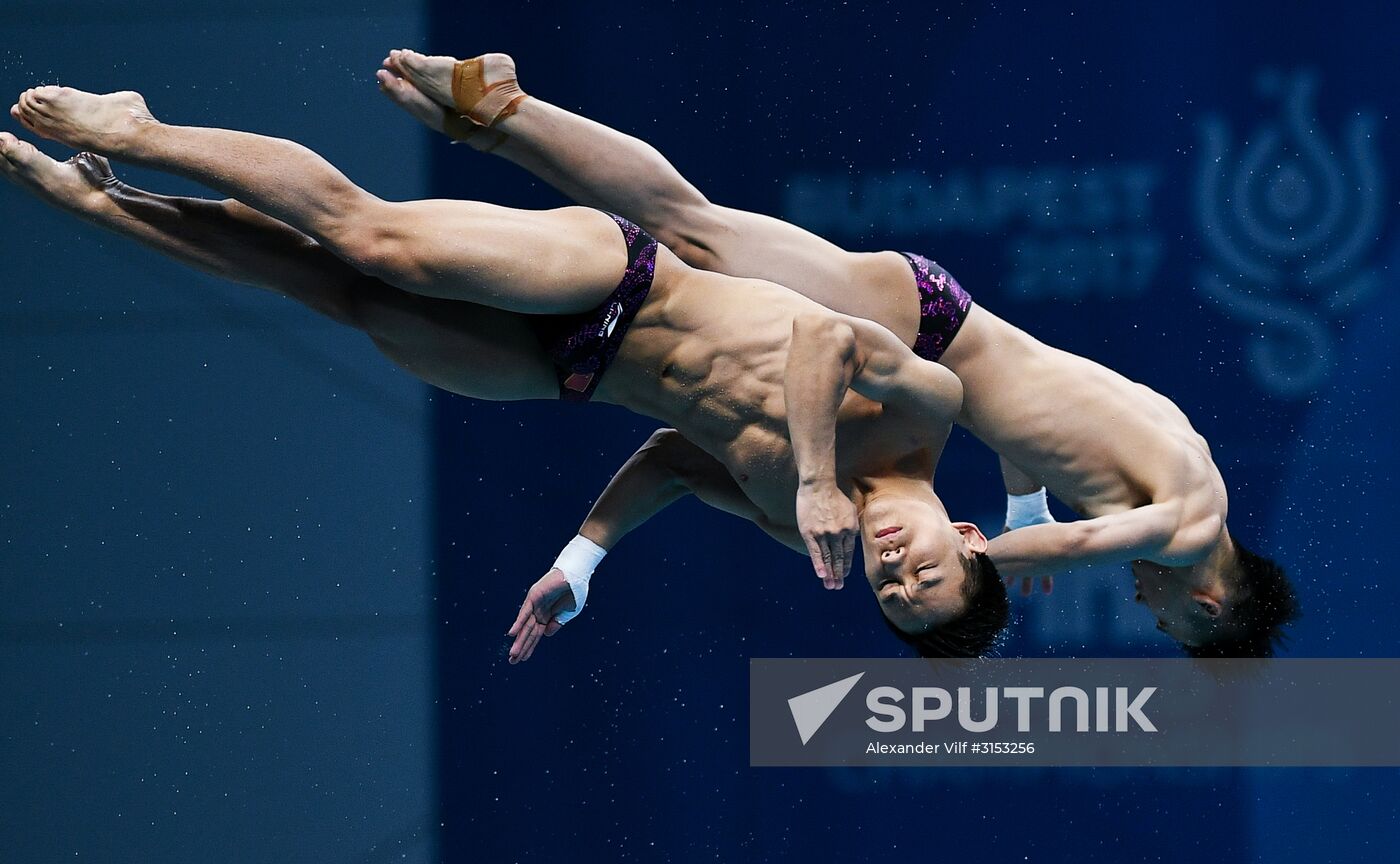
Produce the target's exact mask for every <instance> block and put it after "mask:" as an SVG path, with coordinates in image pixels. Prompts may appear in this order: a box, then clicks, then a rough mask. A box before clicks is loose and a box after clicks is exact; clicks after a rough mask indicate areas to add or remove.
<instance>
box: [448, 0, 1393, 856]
mask: <svg viewBox="0 0 1400 864" xmlns="http://www.w3.org/2000/svg"><path fill="white" fill-rule="evenodd" d="M429 33H430V34H431V35H430V46H431V47H432V48H434V49H435V50H440V51H442V52H445V53H453V54H457V55H468V54H475V53H479V52H482V51H488V50H501V51H507V52H510V53H512V54H513V55H514V56H515V57H516V59H517V61H518V62H519V64H520V70H521V80H522V82H523V85H524V87H525V88H526V90H527V91H530V92H532V93H535V94H536V95H538V96H540V97H542V98H545V99H548V100H550V101H552V102H555V103H557V104H560V105H563V106H565V107H569V108H572V109H575V110H578V111H580V112H581V113H584V114H585V115H587V116H590V117H593V118H595V119H598V120H600V121H602V122H604V123H608V124H609V125H613V126H615V127H618V128H620V129H623V130H625V131H629V132H632V133H634V134H637V135H640V136H641V137H643V138H645V139H647V140H649V141H651V142H652V143H654V144H656V145H657V146H658V147H659V148H660V149H661V151H662V152H663V153H665V154H667V155H668V156H669V157H670V158H671V159H672V160H673V161H674V162H675V163H676V164H677V165H678V166H679V167H680V168H681V170H682V171H683V172H685V173H686V174H687V175H688V176H689V177H690V178H691V179H692V180H693V181H695V182H696V184H697V185H698V186H699V187H700V188H701V190H702V191H704V192H705V193H706V194H707V195H709V197H710V198H711V199H712V200H715V201H717V202H720V203H723V204H728V205H733V206H738V207H745V208H750V209H754V210H760V211H764V212H769V213H774V214H778V215H782V216H785V217H786V218H789V219H791V220H793V221H796V222H799V223H802V224H805V225H808V226H810V227H812V228H814V229H815V230H818V231H820V232H821V233H823V234H825V235H826V236H828V237H830V238H831V239H833V240H835V241H836V242H838V243H841V244H843V245H846V246H848V247H850V248H854V249H880V248H890V247H893V248H901V249H905V248H907V249H911V250H915V251H922V252H925V253H926V254H929V255H931V256H933V257H935V258H937V259H938V260H939V261H940V263H942V264H944V265H945V266H947V267H948V268H949V269H950V270H951V271H952V272H953V273H955V274H957V275H958V278H959V279H960V281H961V282H962V283H963V285H964V286H966V287H968V288H969V290H971V291H972V293H973V296H974V297H975V298H976V299H977V300H978V301H979V302H982V303H983V304H985V305H986V306H988V307H989V308H992V309H994V310H996V311H997V312H998V313H999V314H1001V315H1003V316H1005V317H1007V318H1009V319H1010V320H1012V321H1014V322H1018V323H1020V324H1022V325H1023V326H1025V327H1027V328H1028V329H1030V330H1031V331H1032V332H1033V333H1035V334H1036V335H1038V336H1040V337H1041V338H1043V339H1045V340H1046V341H1048V342H1050V343H1052V344H1055V345H1058V346H1060V347H1063V348H1066V349H1069V350H1072V351H1076V352H1078V353H1081V354H1085V355H1087V356H1089V357H1092V358H1094V359H1097V360H1100V361H1102V362H1104V363H1107V364H1109V365H1112V366H1114V367H1115V368H1117V369H1119V370H1121V371H1122V372H1124V373H1125V374H1127V375H1129V376H1130V377H1133V378H1136V379H1138V380H1141V381H1143V382H1145V383H1147V384H1149V385H1150V386H1152V387H1154V388H1155V389H1157V390H1159V391H1161V392H1163V393H1165V394H1167V395H1168V396H1170V397H1171V398H1173V399H1174V400H1176V402H1177V403H1178V404H1179V405H1180V406H1181V407H1182V408H1183V409H1184V410H1185V411H1186V412H1187V413H1188V414H1189V415H1190V416H1191V417H1192V418H1193V421H1194V423H1195V424H1196V426H1197V428H1198V429H1199V430H1200V431H1201V432H1202V433H1204V434H1205V435H1206V436H1207V438H1209V440H1210V441H1211V444H1212V447H1213V449H1214V452H1215V455H1216V457H1217V460H1218V462H1219V463H1220V465H1221V467H1222V470H1223V471H1224V473H1225V476H1226V479H1227V481H1228V482H1229V484H1230V487H1231V519H1230V522H1231V526H1232V528H1233V529H1234V531H1235V532H1236V534H1237V536H1239V537H1240V538H1241V539H1243V540H1244V541H1245V542H1247V543H1249V544H1251V545H1253V546H1255V547H1257V548H1259V549H1260V550H1261V551H1266V552H1271V553H1276V554H1277V555H1278V557H1279V558H1280V559H1281V560H1282V561H1283V562H1284V563H1285V564H1286V565H1288V566H1289V567H1290V569H1292V571H1293V572H1294V573H1295V575H1296V578H1297V581H1298V583H1299V585H1300V589H1301V591H1302V593H1303V595H1304V599H1305V603H1306V606H1307V611H1308V616H1307V619H1306V621H1305V622H1304V623H1303V624H1302V625H1301V626H1299V627H1298V628H1297V633H1296V639H1295V643H1294V652H1293V653H1294V654H1295V655H1299V656H1333V655H1336V656H1357V655H1361V656H1393V655H1394V654H1395V652H1396V648H1397V643H1398V642H1400V636H1398V635H1397V628H1396V627H1395V626H1394V624H1393V621H1394V620H1395V614H1396V612H1397V611H1400V609H1398V607H1400V589H1397V588H1396V587H1395V583H1394V581H1393V580H1392V579H1390V578H1389V568H1388V567H1387V566H1386V562H1388V561H1390V560H1392V558H1393V555H1392V554H1391V553H1392V546H1393V542H1394V541H1393V540H1392V539H1391V536H1392V535H1393V532H1388V531H1387V530H1386V526H1387V523H1388V521H1389V520H1390V519H1391V518H1392V513H1393V508H1392V507H1391V506H1390V504H1389V503H1388V501H1387V500H1386V499H1387V498H1388V494H1387V490H1388V486H1389V478H1391V477H1394V476H1395V473H1394V471H1393V468H1394V464H1393V463H1394V459H1395V457H1394V455H1393V452H1394V448H1393V445H1392V443H1391V442H1392V441H1393V439H1394V434H1395V430H1396V422H1395V420H1396V409H1395V407H1394V405H1393V401H1392V400H1391V398H1390V395H1391V394H1392V393H1393V392H1394V382H1393V380H1392V378H1391V376H1392V375H1393V368H1392V367H1393V365H1394V362H1393V361H1394V359H1395V357H1396V349H1395V348H1394V344H1395V343H1394V341H1393V339H1391V338H1388V337H1390V336H1391V335H1392V334H1391V332H1390V329H1391V328H1389V327H1388V322H1389V321H1391V320H1393V316H1391V315H1389V314H1388V313H1389V312H1390V311H1391V307H1392V306H1393V305H1394V303H1395V300H1394V298H1393V290H1392V289H1393V281H1394V280H1393V273H1394V265H1395V264H1396V262H1397V255H1400V244H1397V235H1396V231H1395V227H1396V226H1395V224H1394V222H1395V218H1394V217H1395V206H1394V201H1395V197H1394V193H1393V191H1392V189H1393V186H1392V184H1389V183H1388V182H1387V176H1386V175H1387V173H1388V172H1393V171H1394V166H1395V165H1396V164H1397V156H1400V146H1397V144H1398V142H1400V133H1397V132H1396V131H1395V130H1394V129H1393V128H1392V126H1393V116H1394V114H1395V111H1396V108H1397V107H1398V106H1397V98H1400V97H1397V96H1396V92H1395V90H1394V88H1393V87H1391V86H1390V85H1389V83H1388V82H1389V81H1390V80H1391V76H1390V73H1389V71H1388V63H1389V61H1388V60H1387V59H1386V58H1388V57H1389V56H1390V54H1391V52H1392V49H1393V45H1394V44H1395V43H1396V38H1397V36H1400V21H1397V20H1396V18H1395V17H1394V16H1393V14H1391V13H1388V12H1387V11H1386V9H1385V7H1384V6H1383V5H1382V4H1365V3H1349V4H1344V5H1343V6H1335V5H1333V6H1325V7H1324V6H1321V5H1319V4H1305V3H1270V4H1248V3H1247V4H1204V3H1202V4H1191V3H1188V4H1114V5H1109V4H1085V5H1075V4H1032V6H1031V8H1030V9H1021V8H1008V7H1003V6H1002V5H1001V4H990V3H968V4H959V5H957V6H952V7H943V6H938V7H934V6H930V5H927V4H914V3H864V4H844V5H840V6H836V5H834V4H815V3H813V4H809V3H786V4H753V3H740V2H725V0H720V2H714V3H707V4H703V5H700V4H695V5H693V6H692V5H690V4H652V3H641V4H639V3H626V4H624V3H606V2H605V3H588V4H577V3H548V2H531V3H522V4H519V5H518V6H514V7H511V8H509V9H507V8H501V7H496V8H493V9H492V10H491V11H490V13H489V14H486V13H484V12H482V11H481V10H480V9H478V8H477V7H466V6H462V5H461V4H455V3H446V2H436V3H434V5H433V7H432V14H431V23H430V28H429ZM434 146H435V149H434V150H433V159H434V162H433V166H434V169H433V177H434V180H433V182H434V187H435V189H436V190H437V191H438V193H439V194H444V195H452V196H463V197H481V198H486V199H488V200H492V201H497V202H501V203H509V204H515V205H518V206H526V207H546V206H554V205H556V204H558V203H560V200H561V199H560V198H559V197H558V196H557V195H556V194H555V193H553V192H552V191H550V190H548V189H547V188H544V187H542V186H541V185H540V184H538V183H536V182H534V181H532V180H531V179H529V178H528V177H526V176H525V175H524V174H522V173H521V172H519V171H518V170H516V169H514V168H512V167H510V166H508V165H506V164H504V163H501V162H499V161H498V160H492V159H489V158H484V157H480V156H477V155H475V154H472V153H468V152H463V151H462V150H461V149H460V148H450V147H447V146H445V145H442V144H440V143H439V144H436V145H434ZM435 405H436V415H437V420H438V422H437V429H438V443H437V447H438V471H437V474H436V480H437V482H438V494H437V500H438V503H439V507H438V518H439V523H438V538H439V539H438V548H439V560H440V564H441V566H440V569H439V577H440V582H439V595H438V602H439V609H440V612H441V615H440V627H439V640H440V642H439V648H440V652H441V658H442V660H441V664H440V666H439V670H440V678H439V680H440V702H439V708H440V721H441V726H440V731H441V739H440V746H441V748H442V756H443V762H442V769H441V774H440V782H441V793H442V799H441V800H442V822H443V831H444V834H443V844H444V847H443V848H444V849H445V850H446V851H448V852H449V853H454V854H457V855H460V856H464V857H465V856H467V855H468V854H469V853H479V854H484V855H485V856H486V857H487V858H488V859H500V860H542V859H545V858H550V857H556V856H560V855H563V856H565V857H576V858H578V859H579V860H643V861H651V860H677V861H690V860H701V859H706V860H709V859H715V860H770V859H788V858H793V859H797V858H799V857H800V856H812V857H813V858H815V859H816V860H854V861H878V860H894V859H896V858H906V857H915V858H917V857H927V856H931V855H937V856H947V855H958V854H966V855H985V856H988V857H989V859H990V860H1007V859H1010V858H1012V857H1013V856H1014V857H1015V859H1016V860H1069V859H1070V858H1071V857H1073V858H1078V859H1084V860H1113V861H1117V860H1124V859H1130V860H1131V859H1151V860H1162V861H1184V860H1189V859H1194V858H1199V857H1201V856H1211V857H1213V858H1219V859H1222V860H1278V861H1313V860H1319V859H1330V860H1357V859H1361V858H1363V857H1367V858H1369V857H1386V856H1387V855H1393V854H1394V852H1395V851H1396V850H1397V848H1400V842H1397V839H1396V821H1395V820H1396V816H1395V811H1396V801H1397V792H1400V778H1397V776H1396V775H1395V773H1394V772H1381V771H1376V772H1319V771H1296V772H1282V771H1252V772H1251V771H1205V772H1203V771H1190V772H1188V771H1153V772H1145V771H1106V770H1105V771H1043V772H1030V771H996V772H979V771H964V772H957V773H954V772H932V771H930V772H898V771H891V772H839V771H830V772H822V771H773V770H763V771H755V770H751V769H749V768H748V767H747V742H746V736H745V732H744V728H745V712H746V709H747V706H746V699H745V697H744V693H745V692H746V691H745V681H746V661H747V658H749V657H754V656H789V655H794V656H822V655H864V654H873V655H877V656H878V655H886V654H889V653H891V652H892V651H894V650H895V648H896V646H895V645H894V644H893V643H892V642H891V641H890V639H889V637H888V636H887V634H885V633H884V632H883V627H882V626H881V625H880V624H879V622H878V620H877V619H876V618H875V617H874V610H873V608H872V606H871V604H870V601H869V599H868V598H867V597H866V596H865V594H864V592H862V591H860V590H857V591H855V592H854V593H852V592H851V591H846V592H841V593H835V594H832V593H827V592H823V591H820V590H816V589H815V585H814V583H813V581H812V580H811V577H810V576H809V575H808V574H807V572H806V569H805V564H804V562H803V561H802V559H800V558H798V557H796V556H794V555H792V554H791V553H787V552H785V551H783V550H781V549H778V548H776V547H774V546H773V545H772V544H770V543H768V542H767V541H766V540H764V539H763V538H762V537H761V535H760V534H759V533H758V532H757V531H756V530H754V529H751V528H749V527H748V526H744V525H741V524H738V523H736V522H734V521H733V520H731V519H729V518H727V517H724V516H721V515H718V514H714V513H709V512H706V511H705V510H704V509H703V508H702V507H700V506H699V505H697V504H695V503H694V502H685V503H682V504H680V505H678V506H676V507H675V508H673V510H672V511H671V512H668V513H667V514H665V515H663V516H662V517H661V518H659V519H657V520H656V521H655V522H654V523H653V524H652V525H650V526H648V527H647V528H646V529H644V530H642V531H640V532H638V533H637V534H636V535H635V536H633V537H631V538H629V539H628V541H627V542H626V543H625V544H623V546H622V547H621V548H619V549H618V550H617V551H616V552H615V553H614V554H613V555H612V556H610V557H609V559H608V561H607V562H606V563H605V565H604V567H603V569H602V571H601V573H600V576H599V577H598V578H597V579H596V580H595V583H594V584H595V589H594V593H593V600H592V602H591V603H590V605H589V610H588V613H587V614H586V615H585V616H584V617H583V618H581V619H580V620H579V621H578V622H576V623H575V624H572V625H570V626H569V628H567V629H566V630H565V631H564V632H563V633H562V634H561V635H559V636H557V637H555V638H554V639H553V640H551V641H549V642H547V643H546V644H545V645H544V646H543V647H542V648H541V649H540V651H539V653H538V654H537V656H536V658H535V659H534V660H532V661H531V662H530V663H529V664H526V665H525V666H523V667H516V668H508V667H506V666H505V665H504V664H503V662H502V660H501V657H502V653H503V651H504V644H503V641H502V639H501V637H500V635H499V634H500V633H501V632H502V631H504V629H505V627H506V626H507V625H508V624H509V622H510V620H511V618H512V616H513V613H514V610H515V609H516V607H517V605H518V603H519V600H520V598H521V596H522V595H523V592H524V589H525V588H526V587H527V586H528V585H529V583H530V582H531V581H533V580H534V579H535V578H536V577H537V576H538V575H539V574H540V573H542V572H543V571H544V570H545V569H546V568H547V567H548V565H549V562H550V561H551V560H552V558H553V555H554V553H555V552H556V551H557V549H558V547H559V546H560V545H561V544H562V543H563V542H564V541H566V540H567V539H568V538H569V537H570V536H572V534H573V532H574V530H575V528H576V526H577V524H578V522H579V520H580V519H581V518H582V516H583V514H584V513H585V511H586V509H587V507H588V505H589V503H591V501H592V499H593V496H594V495H595V494H596V492H597V491H598V490H599V489H600V488H601V486H602V484H603V483H604V482H605V481H606V479H607V477H608V475H609V474H610V473H611V471H612V470H613V469H614V468H615V467H616V466H617V465H619V464H620V463H621V461H622V460H623V459H624V458H625V457H626V456H627V455H628V454H629V453H630V452H631V450H632V449H633V448H634V447H635V446H636V445H637V444H638V443H640V442H641V440H643V438H644V437H645V435H646V434H647V433H648V432H649V431H650V430H651V429H652V428H653V426H654V424H652V423H650V422H648V421H646V420H642V419H638V418H636V417H633V416H631V415H628V414H626V413H624V412H621V411H612V410H609V409H603V408H596V407H595V408H590V409H587V410H584V411H580V410H577V409H574V408H570V407H565V406H559V405H524V406H499V405H486V404H477V403H469V402H465V401H461V400H448V399H437V400H436V402H435ZM938 482H939V485H940V489H941V491H942V493H943V496H944V498H945V500H946V501H947V502H948V503H949V505H950V507H951V508H952V510H953V512H955V513H958V514H962V515H964V516H965V517H970V518H974V519H976V520H978V521H980V522H981V523H982V524H983V525H984V526H987V527H989V528H993V529H994V528H995V527H996V526H997V525H998V524H999V522H1000V512H999V508H1000V501H1001V498H1000V495H1001V492H1000V488H999V486H998V485H997V480H996V475H995V462H994V460H993V459H992V457H991V456H990V455H989V454H987V453H986V452H985V451H984V450H982V449H980V448H978V447H977V446H975V444H974V443H973V442H970V441H968V440H966V437H965V436H963V437H962V438H960V439H959V440H958V441H956V442H955V445H954V446H953V447H951V448H950V450H949V452H948V454H947V455H946V456H945V458H944V464H943V465H942V466H941V468H940V472H939V477H938ZM1130 597H1131V587H1130V582H1129V581H1128V579H1127V578H1126V573H1125V571H1124V570H1122V569H1117V568H1103V569H1101V570H1100V571H1099V572H1085V573H1077V574H1074V575H1073V576H1067V577H1065V578H1063V579H1061V580H1060V582H1059V585H1058V587H1057V590H1056V593H1055V595H1054V596H1052V597H1051V598H1048V599H1047V598H1035V599H1034V600H1033V601H1032V602H1028V603H1023V604H1019V605H1018V612H1019V616H1020V620H1019V621H1018V624H1017V626H1016V628H1015V630H1014V633H1013V635H1012V637H1011V639H1010V640H1009V642H1008V645H1007V646H1006V651H1007V652H1008V653H1017V654H1030V655H1035V654H1047V653H1049V654H1062V655H1063V654H1074V653H1080V654H1086V655H1116V656H1132V655H1155V654H1170V653H1172V648H1171V646H1170V645H1168V644H1165V643H1164V642H1162V641H1161V640H1160V639H1159V638H1158V635H1157V634H1155V633H1154V632H1152V631H1151V628H1150V623H1151V622H1150V619H1148V616H1145V615H1143V614H1142V612H1141V611H1140V610H1138V609H1136V608H1135V607H1134V606H1133V604H1132V603H1131V602H1130ZM1344 826H1345V827H1344Z"/></svg>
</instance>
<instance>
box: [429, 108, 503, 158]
mask: <svg viewBox="0 0 1400 864" xmlns="http://www.w3.org/2000/svg"><path fill="white" fill-rule="evenodd" d="M442 131H443V132H445V133H447V137H448V138H451V139H452V141H453V142H454V143H457V144H468V145H470V146H471V147H472V148H473V149H475V150H480V151H481V152H482V153H490V152H491V151H492V150H495V149H496V148H497V147H499V146H501V145H502V144H503V143H505V140H506V138H507V137H508V136H507V135H506V133H504V132H502V131H501V130H499V129H488V128H486V127H485V126H482V125H481V124H480V123H478V122H476V121H475V120H473V119H472V118H470V117H463V116H462V115H460V114H458V113H457V112H456V111H454V110H452V109H451V108H444V109H442Z"/></svg>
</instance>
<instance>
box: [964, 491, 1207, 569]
mask: <svg viewBox="0 0 1400 864" xmlns="http://www.w3.org/2000/svg"><path fill="white" fill-rule="evenodd" d="M1179 510H1180V508H1178V507H1177V506H1176V505H1174V504H1149V505H1148V506H1146V507H1138V508H1135V509H1133V510H1127V511H1124V512H1122V513H1114V514H1112V515H1109V516H1100V517H1098V518H1096V519H1081V520H1079V521H1077V522H1049V523H1045V524H1042V525H1029V526H1027V527H1025V528H1020V529H1017V530H1015V531H1009V532H1007V533H1005V534H1002V535H1001V536H1000V537H996V538H994V539H992V541H991V542H990V543H989V544H988V546H987V554H988V555H989V556H991V559H992V562H993V563H995V564H996V566H997V571H998V572H999V573H1001V575H1002V576H1003V578H1006V579H1008V580H1010V579H1027V580H1028V579H1033V578H1035V577H1037V576H1040V577H1045V576H1053V575H1055V574H1056V573H1059V572H1061V571H1063V570H1068V569H1070V568H1073V567H1079V566H1084V565H1089V564H1117V563H1121V562H1123V561H1135V560H1138V559H1148V560H1156V561H1162V559H1163V558H1164V557H1166V556H1167V555H1168V553H1169V552H1170V550H1169V548H1168V547H1169V544H1170V543H1171V542H1172V539H1173V537H1174V536H1175V535H1176V530H1177V526H1178V524H1179V520H1178V514H1179ZM1162 563H1168V562H1166V561H1162Z"/></svg>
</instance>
